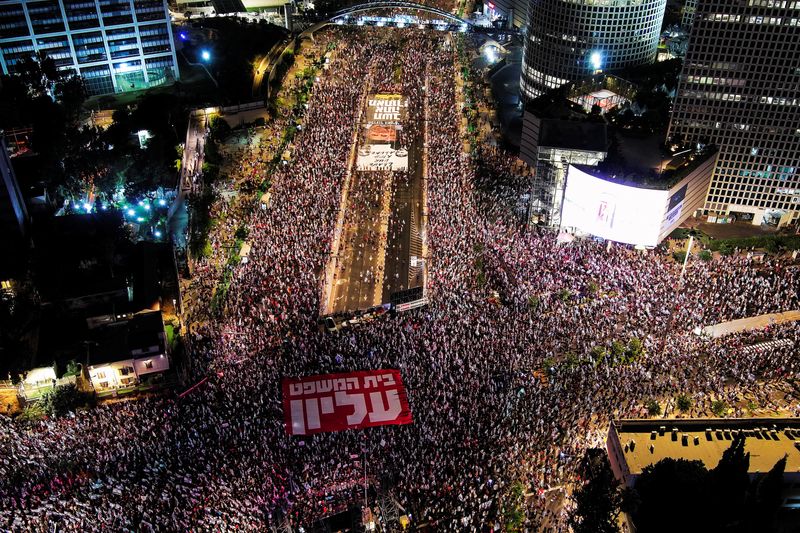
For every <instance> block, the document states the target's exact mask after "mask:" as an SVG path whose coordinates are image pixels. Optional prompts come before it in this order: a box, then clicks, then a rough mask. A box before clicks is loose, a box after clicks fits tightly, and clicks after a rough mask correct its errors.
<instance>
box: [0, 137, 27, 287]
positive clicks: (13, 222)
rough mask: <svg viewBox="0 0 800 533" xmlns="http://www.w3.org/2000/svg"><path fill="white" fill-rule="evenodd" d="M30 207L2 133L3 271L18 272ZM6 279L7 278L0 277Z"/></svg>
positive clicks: (0, 253)
mask: <svg viewBox="0 0 800 533" xmlns="http://www.w3.org/2000/svg"><path fill="white" fill-rule="evenodd" d="M28 223H29V218H28V209H27V207H26V206H25V199H24V198H23V197H22V193H21V192H20V189H19V183H18V182H17V177H16V175H15V174H14V167H12V166H11V158H10V157H9V155H8V149H7V147H6V141H5V138H4V137H3V136H2V135H0V236H2V238H0V242H2V245H3V249H2V251H0V275H2V276H4V275H6V274H9V273H13V272H16V271H17V270H18V269H19V267H20V263H21V261H22V255H23V253H24V250H25V248H26V247H27V244H26V243H27V238H28ZM0 279H5V278H0Z"/></svg>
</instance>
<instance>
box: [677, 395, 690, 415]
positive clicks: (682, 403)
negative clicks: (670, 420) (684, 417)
mask: <svg viewBox="0 0 800 533" xmlns="http://www.w3.org/2000/svg"><path fill="white" fill-rule="evenodd" d="M675 405H676V406H677V407H678V410H679V411H683V412H686V411H688V410H689V409H691V408H692V399H691V398H689V397H688V396H687V395H686V394H679V395H678V396H677V397H676V398H675Z"/></svg>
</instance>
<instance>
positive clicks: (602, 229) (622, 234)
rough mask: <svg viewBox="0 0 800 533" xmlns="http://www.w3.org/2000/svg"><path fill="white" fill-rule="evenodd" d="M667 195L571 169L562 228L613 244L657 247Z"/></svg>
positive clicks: (665, 192) (571, 167) (562, 215)
mask: <svg viewBox="0 0 800 533" xmlns="http://www.w3.org/2000/svg"><path fill="white" fill-rule="evenodd" d="M667 194H668V191H663V190H652V189H640V188H637V187H631V186H627V185H620V184H619V183H614V182H612V181H606V180H604V179H600V178H598V177H595V176H592V175H591V174H587V173H586V172H583V171H582V170H579V169H577V168H575V167H573V166H571V165H570V167H569V171H568V174H567V186H566V190H565V191H564V204H563V211H562V214H561V226H562V227H564V228H574V229H576V230H578V231H580V232H583V233H589V234H592V235H595V236H597V237H602V238H603V239H608V240H611V241H616V242H622V243H626V244H638V245H643V246H655V245H656V244H658V235H659V232H660V230H661V223H662V221H663V220H664V207H665V206H666V202H667Z"/></svg>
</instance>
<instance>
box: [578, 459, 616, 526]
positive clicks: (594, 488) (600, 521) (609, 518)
mask: <svg viewBox="0 0 800 533" xmlns="http://www.w3.org/2000/svg"><path fill="white" fill-rule="evenodd" d="M578 473H579V474H580V476H581V478H582V479H583V484H582V485H580V486H579V487H578V488H577V489H576V490H575V492H574V493H573V495H572V498H573V499H574V500H575V510H574V511H573V513H572V514H571V515H570V517H569V524H570V526H571V527H572V530H573V532H574V533H617V532H618V531H619V527H618V525H617V516H618V515H619V508H620V502H621V494H620V491H619V488H618V483H617V480H616V479H615V478H614V473H613V472H612V471H611V465H610V464H609V462H608V455H607V454H606V452H605V450H602V449H600V448H591V449H589V450H587V451H586V454H585V455H584V457H583V459H582V460H581V464H580V465H579V467H578Z"/></svg>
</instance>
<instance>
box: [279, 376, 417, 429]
mask: <svg viewBox="0 0 800 533" xmlns="http://www.w3.org/2000/svg"><path fill="white" fill-rule="evenodd" d="M283 414H284V422H285V424H286V432H287V433H289V434H290V435H308V434H311V433H320V432H330V431H343V430H345V429H361V428H366V427H372V426H386V425H398V424H410V423H411V422H412V420H411V410H410V409H409V407H408V397H407V396H406V390H405V388H404V387H403V380H402V378H401V377H400V371H399V370H364V371H359V372H348V373H344V374H323V375H317V376H306V377H302V378H284V379H283Z"/></svg>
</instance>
